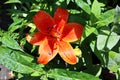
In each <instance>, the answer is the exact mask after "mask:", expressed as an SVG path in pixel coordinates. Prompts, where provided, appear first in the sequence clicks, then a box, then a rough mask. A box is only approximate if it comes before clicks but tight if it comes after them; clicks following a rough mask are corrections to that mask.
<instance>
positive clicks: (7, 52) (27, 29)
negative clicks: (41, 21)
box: [0, 0, 120, 80]
mask: <svg viewBox="0 0 120 80" xmlns="http://www.w3.org/2000/svg"><path fill="white" fill-rule="evenodd" d="M113 3H117V0H115V1H113ZM113 3H112V4H110V5H109V0H106V1H104V0H101V1H100V2H99V1H98V0H52V1H49V0H8V1H6V2H5V3H4V5H10V7H9V8H7V12H8V13H7V15H9V16H11V19H12V20H13V22H12V23H11V24H10V25H9V28H8V29H7V31H5V30H3V29H2V28H0V64H3V65H4V66H5V67H7V68H9V69H11V70H12V71H14V75H15V77H16V78H17V79H19V80H49V79H55V80H63V79H64V80H100V78H99V77H100V75H101V74H102V69H103V68H107V69H109V70H110V71H112V72H114V73H115V74H116V78H117V79H118V80H119V79H120V7H119V6H118V5H116V4H114V5H115V6H116V7H115V6H111V5H113ZM59 6H61V7H63V8H65V9H67V10H68V12H69V20H68V22H77V23H79V24H82V25H83V26H84V32H83V35H82V38H81V40H79V41H77V42H74V43H73V44H72V46H73V47H74V48H78V49H79V50H81V51H80V52H79V51H77V52H78V53H76V54H80V57H78V63H77V64H76V65H69V64H66V63H65V62H63V61H62V60H61V59H60V58H59V56H56V58H55V59H54V60H52V61H51V62H49V63H48V64H47V65H41V64H38V63H37V57H38V56H39V54H38V46H37V47H35V46H32V45H31V44H29V43H28V42H27V41H26V38H25V34H26V33H30V34H33V33H34V32H36V27H35V25H34V23H33V20H32V17H33V16H34V15H35V14H36V12H38V11H39V10H44V11H46V12H48V13H49V14H50V15H51V16H53V15H54V12H55V10H56V9H57V7H59ZM0 11H1V12H0V14H2V11H3V10H2V8H1V7H0ZM81 52H82V53H81Z"/></svg>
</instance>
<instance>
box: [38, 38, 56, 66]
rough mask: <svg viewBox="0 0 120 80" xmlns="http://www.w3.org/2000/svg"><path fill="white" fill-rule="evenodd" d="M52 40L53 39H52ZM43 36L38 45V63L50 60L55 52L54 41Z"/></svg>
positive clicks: (45, 62)
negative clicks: (41, 41)
mask: <svg viewBox="0 0 120 80" xmlns="http://www.w3.org/2000/svg"><path fill="white" fill-rule="evenodd" d="M53 41H54V40H53ZM53 41H51V39H50V41H49V40H48V39H47V38H45V40H44V42H43V43H42V44H41V45H40V47H39V54H40V56H39V58H38V63H40V64H47V63H48V62H49V61H50V60H52V59H53V58H54V57H55V56H56V54H57V49H56V48H54V47H55V43H54V42H53Z"/></svg>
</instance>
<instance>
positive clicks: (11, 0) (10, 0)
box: [5, 0, 21, 4]
mask: <svg viewBox="0 0 120 80" xmlns="http://www.w3.org/2000/svg"><path fill="white" fill-rule="evenodd" d="M8 3H21V1H20V0H8V1H6V2H5V4H8Z"/></svg>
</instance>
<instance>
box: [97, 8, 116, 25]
mask: <svg viewBox="0 0 120 80" xmlns="http://www.w3.org/2000/svg"><path fill="white" fill-rule="evenodd" d="M114 13H115V10H114V9H111V10H108V11H106V12H105V13H103V14H102V15H101V17H100V18H99V21H97V22H96V24H97V27H102V26H108V25H109V24H110V23H111V22H113V20H114Z"/></svg>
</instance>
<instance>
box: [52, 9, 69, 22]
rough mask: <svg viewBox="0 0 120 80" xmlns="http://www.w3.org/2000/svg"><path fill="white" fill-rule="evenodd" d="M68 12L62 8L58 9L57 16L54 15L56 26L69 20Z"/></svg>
mask: <svg viewBox="0 0 120 80" xmlns="http://www.w3.org/2000/svg"><path fill="white" fill-rule="evenodd" d="M68 15H69V14H68V11H67V10H66V9H63V8H61V7H59V8H57V10H56V12H55V14H54V20H55V23H56V24H59V22H60V21H61V20H62V19H63V20H64V21H65V22H67V20H68Z"/></svg>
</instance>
